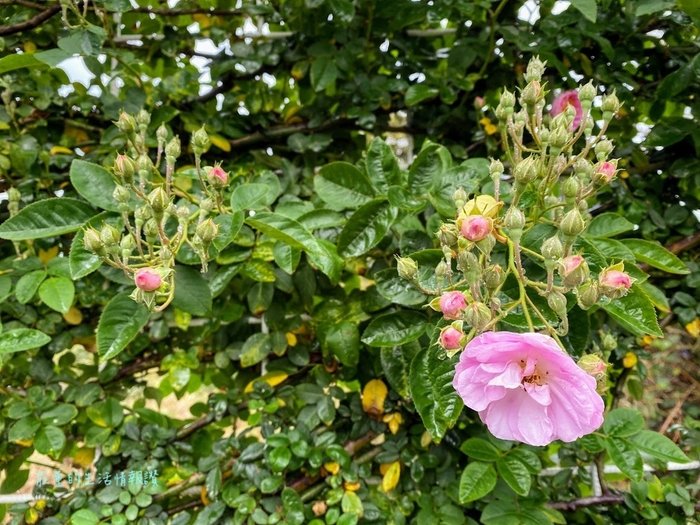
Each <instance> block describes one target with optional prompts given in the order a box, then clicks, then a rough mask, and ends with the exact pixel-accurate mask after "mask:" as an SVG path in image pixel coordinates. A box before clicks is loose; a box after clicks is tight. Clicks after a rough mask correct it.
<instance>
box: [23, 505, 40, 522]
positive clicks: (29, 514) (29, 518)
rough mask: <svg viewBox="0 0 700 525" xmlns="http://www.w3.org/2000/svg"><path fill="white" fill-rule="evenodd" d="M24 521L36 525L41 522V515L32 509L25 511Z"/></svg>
mask: <svg viewBox="0 0 700 525" xmlns="http://www.w3.org/2000/svg"><path fill="white" fill-rule="evenodd" d="M24 521H25V523H27V524H28V525H34V524H35V523H36V522H37V521H39V513H38V512H37V510H36V509H35V508H32V507H30V508H28V509H27V510H26V511H24Z"/></svg>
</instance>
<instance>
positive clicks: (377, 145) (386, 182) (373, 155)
mask: <svg viewBox="0 0 700 525" xmlns="http://www.w3.org/2000/svg"><path fill="white" fill-rule="evenodd" d="M365 168H366V169H367V175H368V177H369V180H370V182H371V183H372V184H373V185H374V187H375V188H377V189H378V190H380V191H382V192H385V191H386V190H387V189H388V188H389V186H392V185H401V184H402V182H403V180H402V179H403V177H402V174H401V168H400V167H399V163H398V161H397V160H396V156H395V155H394V152H393V150H392V149H391V148H390V147H389V146H388V145H387V144H386V142H384V141H383V140H382V139H380V138H379V137H375V138H374V139H372V142H371V143H370V145H369V149H368V150H367V159H366V161H365Z"/></svg>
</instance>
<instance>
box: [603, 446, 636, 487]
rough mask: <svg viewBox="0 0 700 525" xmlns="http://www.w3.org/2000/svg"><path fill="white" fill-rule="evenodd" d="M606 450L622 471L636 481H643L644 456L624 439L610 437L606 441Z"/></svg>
mask: <svg viewBox="0 0 700 525" xmlns="http://www.w3.org/2000/svg"><path fill="white" fill-rule="evenodd" d="M605 450H607V452H608V454H609V455H610V459H611V460H612V461H613V463H615V465H617V467H618V468H619V469H620V471H621V472H622V473H623V474H624V475H625V476H627V477H628V478H631V479H633V480H635V481H639V480H640V479H642V467H643V463H642V456H640V455H639V452H637V451H636V450H635V449H633V448H630V446H629V445H628V444H627V443H626V442H625V441H624V440H622V439H620V438H617V437H610V438H608V439H606V440H605Z"/></svg>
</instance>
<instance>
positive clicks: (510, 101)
mask: <svg viewBox="0 0 700 525" xmlns="http://www.w3.org/2000/svg"><path fill="white" fill-rule="evenodd" d="M500 104H501V105H503V107H504V108H505V109H506V111H507V110H508V109H509V108H510V114H511V115H512V114H513V108H515V94H514V93H511V92H510V91H508V90H507V89H505V88H504V89H503V93H502V94H501V100H500Z"/></svg>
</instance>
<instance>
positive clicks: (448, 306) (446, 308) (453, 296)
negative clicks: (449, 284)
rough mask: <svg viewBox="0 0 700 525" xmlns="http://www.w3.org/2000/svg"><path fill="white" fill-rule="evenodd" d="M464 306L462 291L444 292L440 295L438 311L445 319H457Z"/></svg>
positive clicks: (465, 302) (464, 300)
mask: <svg viewBox="0 0 700 525" xmlns="http://www.w3.org/2000/svg"><path fill="white" fill-rule="evenodd" d="M466 307H467V300H466V299H465V298H464V294H463V293H462V292H457V291H454V292H445V293H444V294H442V296H440V311H441V312H442V315H444V316H445V319H459V317H460V314H461V313H462V310H464V309H465V308H466Z"/></svg>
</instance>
